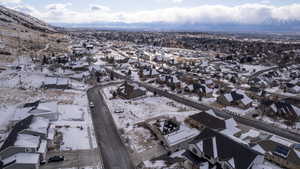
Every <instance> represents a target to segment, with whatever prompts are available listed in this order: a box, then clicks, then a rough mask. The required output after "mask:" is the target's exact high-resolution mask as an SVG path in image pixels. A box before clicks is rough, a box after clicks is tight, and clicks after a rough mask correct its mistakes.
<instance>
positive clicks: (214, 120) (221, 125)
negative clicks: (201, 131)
mask: <svg viewBox="0 0 300 169" xmlns="http://www.w3.org/2000/svg"><path fill="white" fill-rule="evenodd" d="M189 118H191V119H193V120H195V121H197V122H199V123H201V124H203V125H205V126H206V127H209V128H212V129H225V128H226V125H225V121H224V119H221V118H218V117H216V116H213V115H210V114H208V113H206V112H201V113H197V114H194V115H191V116H190V117H189Z"/></svg>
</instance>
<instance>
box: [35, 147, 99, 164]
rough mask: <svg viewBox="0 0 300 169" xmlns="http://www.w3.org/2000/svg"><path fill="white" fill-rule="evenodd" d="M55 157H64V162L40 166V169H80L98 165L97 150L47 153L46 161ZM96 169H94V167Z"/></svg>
mask: <svg viewBox="0 0 300 169" xmlns="http://www.w3.org/2000/svg"><path fill="white" fill-rule="evenodd" d="M55 155H63V156H65V161H63V162H58V163H48V164H46V165H43V166H41V167H40V168H41V169H58V168H73V167H76V168H80V167H86V166H97V165H98V161H99V159H98V156H99V154H98V149H93V150H76V151H63V152H49V153H47V159H48V158H49V157H52V156H55ZM95 168H96V167H95Z"/></svg>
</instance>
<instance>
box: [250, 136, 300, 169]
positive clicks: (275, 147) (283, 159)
mask: <svg viewBox="0 0 300 169" xmlns="http://www.w3.org/2000/svg"><path fill="white" fill-rule="evenodd" d="M254 149H257V150H258V151H260V152H261V153H263V154H264V155H265V158H266V159H267V160H270V161H272V162H274V163H276V164H278V165H280V166H283V167H284V168H288V169H299V168H300V146H299V144H294V143H292V142H290V141H288V140H286V139H284V138H281V137H278V136H271V137H270V138H268V139H265V140H261V141H258V142H257V143H256V145H255V146H254Z"/></svg>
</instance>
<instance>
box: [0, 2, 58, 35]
mask: <svg viewBox="0 0 300 169" xmlns="http://www.w3.org/2000/svg"><path fill="white" fill-rule="evenodd" d="M0 26H1V27H7V28H12V29H13V28H17V27H25V28H28V29H31V30H35V31H40V32H56V31H55V29H54V28H53V27H51V26H50V25H48V24H47V23H45V22H43V21H41V20H39V19H36V18H34V17H32V16H30V15H27V14H24V13H21V12H18V11H15V10H12V9H8V8H5V7H3V6H1V5H0Z"/></svg>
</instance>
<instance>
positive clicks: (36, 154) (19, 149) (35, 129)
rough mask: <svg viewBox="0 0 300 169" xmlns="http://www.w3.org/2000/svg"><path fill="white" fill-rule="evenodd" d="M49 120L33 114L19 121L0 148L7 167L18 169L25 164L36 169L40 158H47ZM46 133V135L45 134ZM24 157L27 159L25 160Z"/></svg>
mask: <svg viewBox="0 0 300 169" xmlns="http://www.w3.org/2000/svg"><path fill="white" fill-rule="evenodd" d="M48 128H49V121H45V120H42V119H41V118H36V117H34V116H33V115H31V116H28V117H27V118H25V119H23V120H21V121H19V122H18V123H16V125H15V126H14V127H13V129H12V131H11V132H10V133H9V135H8V136H7V138H6V140H5V142H4V143H3V145H2V146H1V148H0V160H1V161H2V162H3V164H4V167H3V168H5V169H18V168H21V167H22V166H23V168H25V167H27V166H28V167H29V166H30V167H31V168H32V169H36V168H38V167H39V160H42V159H45V156H46V152H47V140H46V139H45V137H46V138H47V136H45V135H47V133H46V132H47V131H48ZM44 134H45V135H44ZM24 157H27V160H25V161H24V159H23V158H24Z"/></svg>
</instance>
